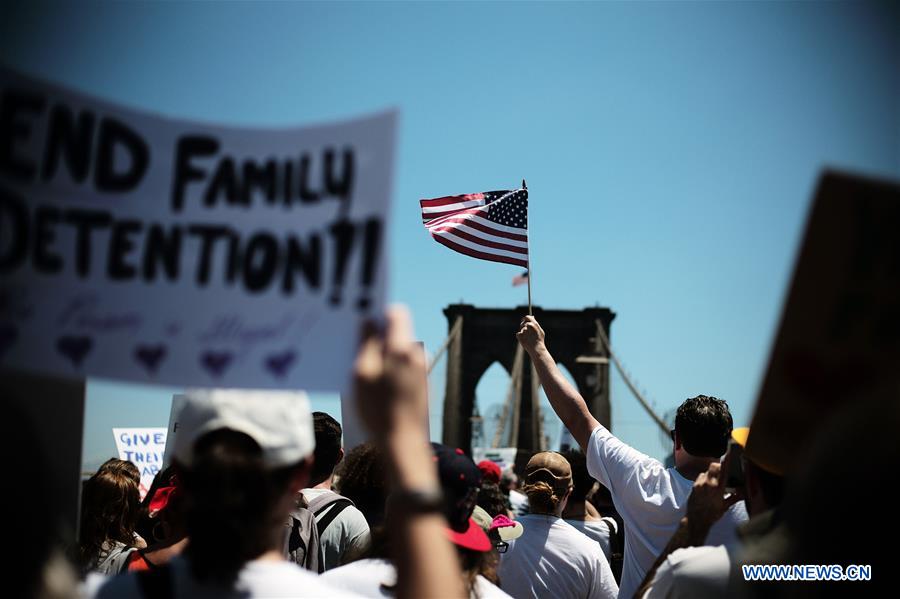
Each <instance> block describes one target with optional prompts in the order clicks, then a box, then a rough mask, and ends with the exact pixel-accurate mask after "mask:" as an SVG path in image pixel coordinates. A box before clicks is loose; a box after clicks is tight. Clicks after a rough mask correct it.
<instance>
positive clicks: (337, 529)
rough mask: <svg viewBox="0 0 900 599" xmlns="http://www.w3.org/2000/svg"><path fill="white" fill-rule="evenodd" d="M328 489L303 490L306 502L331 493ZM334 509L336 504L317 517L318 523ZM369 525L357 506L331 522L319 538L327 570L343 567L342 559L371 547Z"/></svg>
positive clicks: (350, 506) (349, 506)
mask: <svg viewBox="0 0 900 599" xmlns="http://www.w3.org/2000/svg"><path fill="white" fill-rule="evenodd" d="M330 492H331V491H328V490H326V489H303V496H304V497H305V498H306V501H308V502H312V500H313V499H314V498H316V497H318V496H319V495H322V494H324V493H330ZM332 509H334V504H332V505H329V506H328V507H326V508H325V509H324V510H322V513H320V514H318V515H317V516H316V522H318V521H319V520H321V519H322V518H323V517H324V516H325V514H327V513H328V512H329V511H331V510H332ZM369 540H370V535H369V523H368V522H367V521H366V517H365V516H363V513H362V512H361V511H359V510H358V509H356V507H355V506H352V505H348V506H347V507H345V508H344V510H343V511H342V512H341V513H340V514H338V515H337V517H336V518H335V519H334V520H332V521H331V524H329V525H328V528H326V529H325V531H324V532H323V533H322V536H321V537H319V547H320V548H321V549H322V560H323V561H322V563H323V564H325V570H331V569H332V568H337V567H338V566H340V565H341V562H342V558H343V557H344V556H345V555H347V554H349V553H351V552H352V553H354V554H358V553H361V552H362V551H363V550H364V549H365V548H366V547H368V545H369Z"/></svg>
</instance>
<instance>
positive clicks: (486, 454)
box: [472, 447, 518, 470]
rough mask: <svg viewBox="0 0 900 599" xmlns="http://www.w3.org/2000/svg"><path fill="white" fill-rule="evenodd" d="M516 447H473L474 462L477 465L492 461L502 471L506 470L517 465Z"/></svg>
mask: <svg viewBox="0 0 900 599" xmlns="http://www.w3.org/2000/svg"><path fill="white" fill-rule="evenodd" d="M517 451H518V449H516V448H515V447H473V448H472V461H473V462H475V463H476V464H477V463H478V462H480V461H482V460H490V461H492V462H494V463H495V464H497V465H498V466H500V470H506V469H507V468H511V467H512V466H514V465H515V464H516V452H517Z"/></svg>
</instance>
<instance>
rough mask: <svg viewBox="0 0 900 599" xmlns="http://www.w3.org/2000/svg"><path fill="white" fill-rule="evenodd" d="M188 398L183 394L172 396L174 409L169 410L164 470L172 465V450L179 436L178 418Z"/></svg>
mask: <svg viewBox="0 0 900 599" xmlns="http://www.w3.org/2000/svg"><path fill="white" fill-rule="evenodd" d="M185 401H187V396H186V395H184V394H183V393H176V394H175V395H173V396H172V407H171V408H170V409H169V430H168V431H166V450H165V452H164V453H163V465H162V467H163V470H165V469H166V468H168V467H169V466H170V465H171V464H172V449H174V447H175V435H177V434H178V416H179V414H181V408H183V407H184V402H185Z"/></svg>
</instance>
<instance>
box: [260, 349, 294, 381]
mask: <svg viewBox="0 0 900 599" xmlns="http://www.w3.org/2000/svg"><path fill="white" fill-rule="evenodd" d="M296 359H297V353H296V352H295V351H294V350H292V349H288V350H285V351H283V352H281V353H278V354H270V355H268V356H266V368H267V369H268V370H269V372H271V373H272V374H273V375H274V376H275V378H278V379H280V378H283V377H284V375H285V374H287V371H288V370H290V368H291V366H292V365H293V364H294V360H296Z"/></svg>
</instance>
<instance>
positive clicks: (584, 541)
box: [554, 518, 606, 559]
mask: <svg viewBox="0 0 900 599" xmlns="http://www.w3.org/2000/svg"><path fill="white" fill-rule="evenodd" d="M554 528H556V529H557V530H558V532H559V534H560V536H561V539H560V540H564V541H565V543H566V544H567V545H570V546H571V547H573V548H576V549H577V550H578V553H580V554H583V555H584V556H585V557H588V558H590V559H595V558H597V557H598V556H602V557H603V558H604V559H606V556H604V555H603V550H602V549H601V548H600V545H598V544H597V541H595V540H594V539H592V538H590V537H589V536H587V535H586V534H585V533H583V532H581V531H580V530H578V529H577V528H575V527H574V526H572V524H571V523H569V522H567V521H565V520H563V519H562V518H560V519H559V520H557V521H556V522H554Z"/></svg>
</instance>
